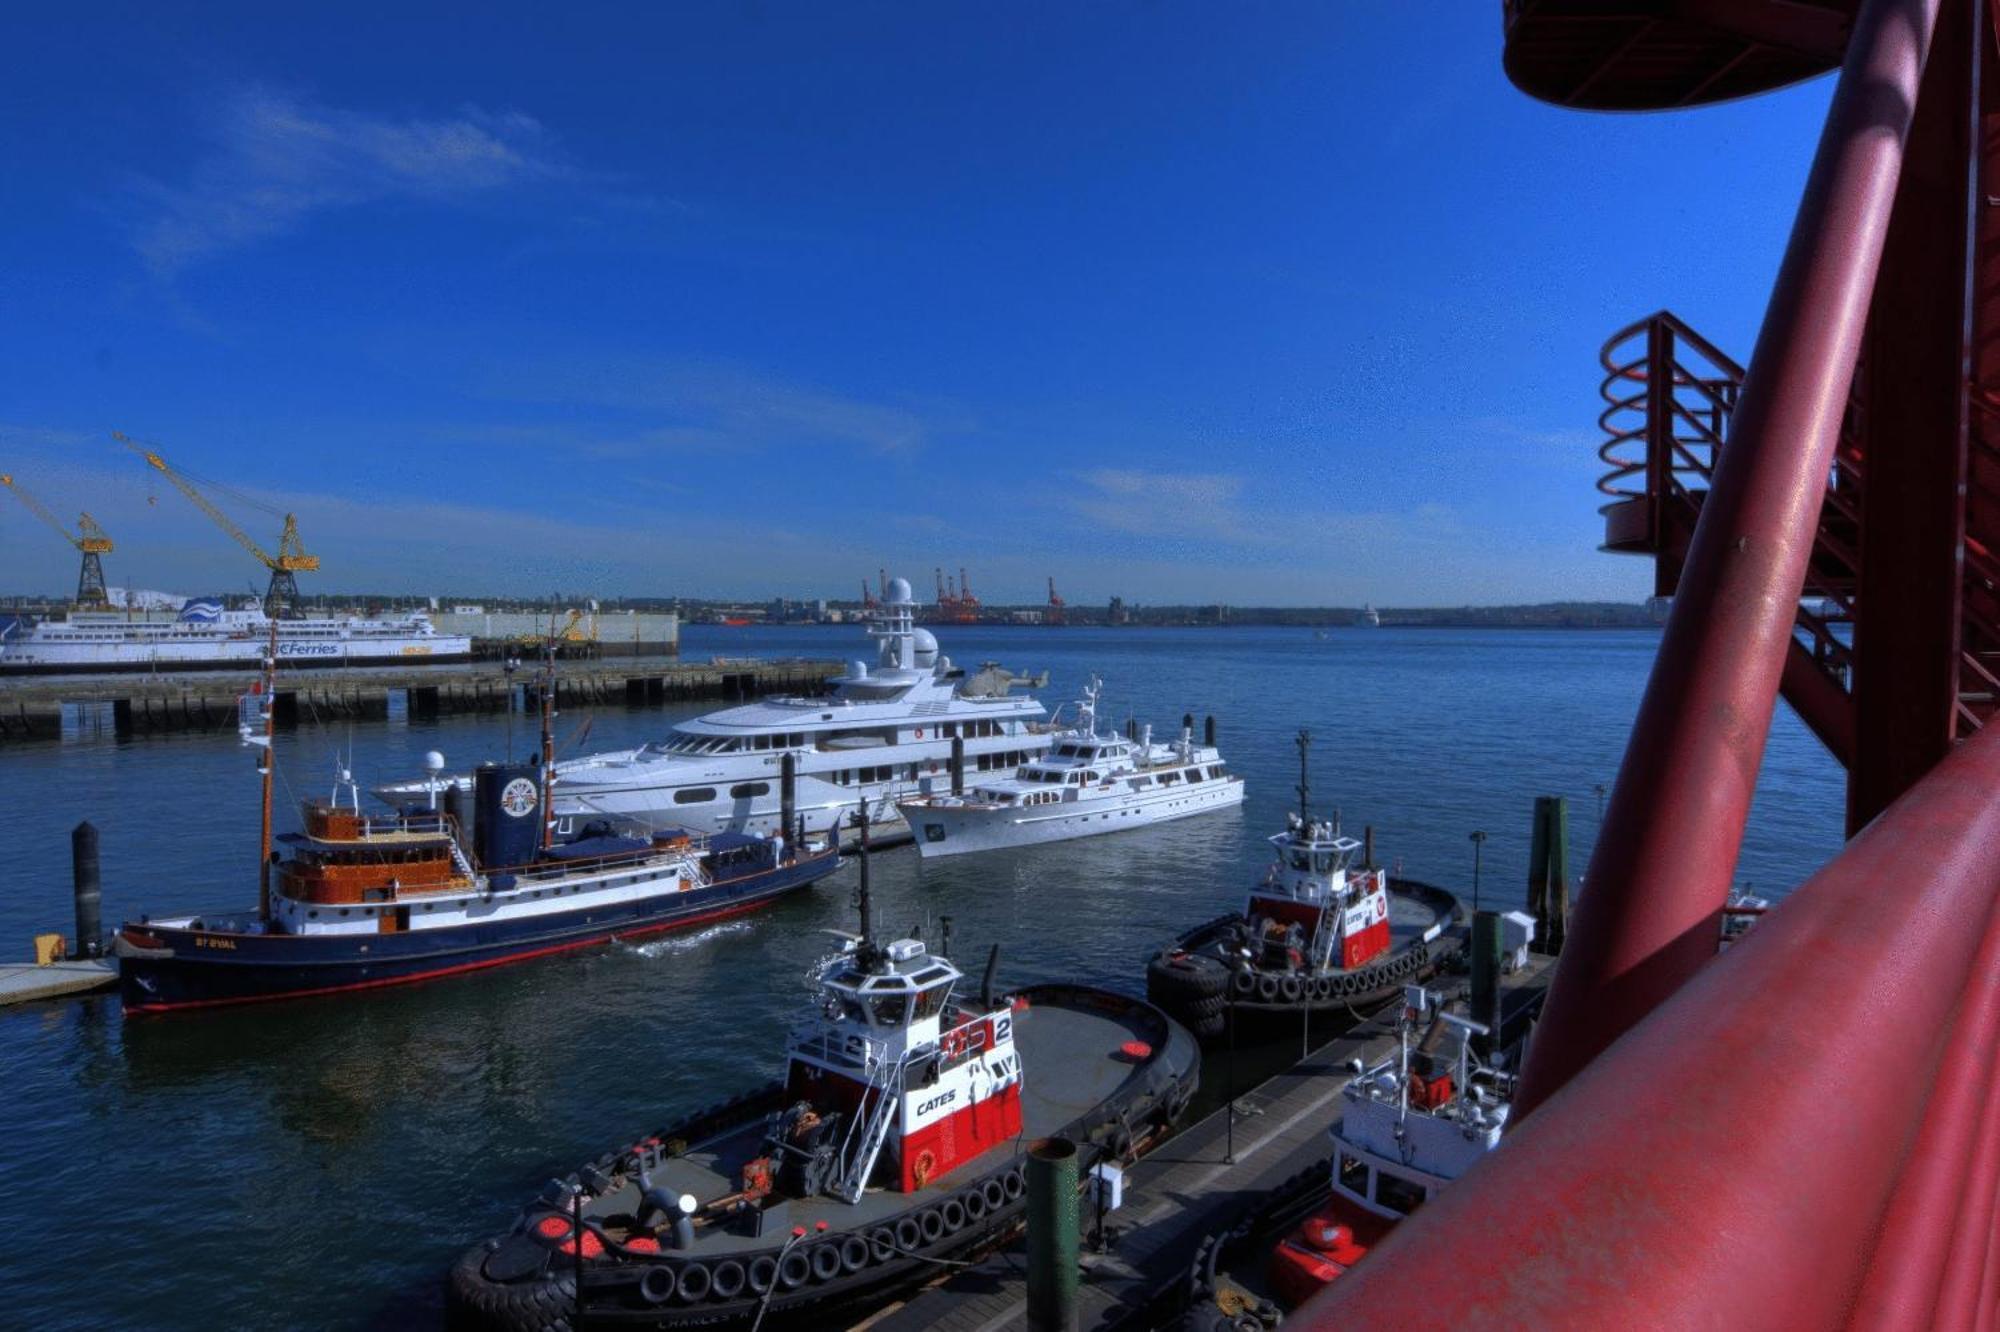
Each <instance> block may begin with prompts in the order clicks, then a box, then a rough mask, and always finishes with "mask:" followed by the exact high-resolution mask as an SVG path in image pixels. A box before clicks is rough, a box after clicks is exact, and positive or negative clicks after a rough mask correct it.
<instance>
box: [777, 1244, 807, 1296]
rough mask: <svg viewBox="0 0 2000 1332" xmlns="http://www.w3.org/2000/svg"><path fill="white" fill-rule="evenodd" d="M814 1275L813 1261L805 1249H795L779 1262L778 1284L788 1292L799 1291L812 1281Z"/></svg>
mask: <svg viewBox="0 0 2000 1332" xmlns="http://www.w3.org/2000/svg"><path fill="white" fill-rule="evenodd" d="M812 1274H813V1265H812V1259H810V1258H808V1257H806V1251H805V1250H804V1249H793V1250H792V1251H791V1252H790V1253H788V1254H786V1255H785V1256H784V1257H782V1258H780V1259H779V1260H778V1284H779V1285H780V1286H781V1287H783V1288H784V1289H786V1290H797V1289H798V1288H799V1287H800V1286H803V1285H805V1284H806V1282H808V1281H810V1280H812Z"/></svg>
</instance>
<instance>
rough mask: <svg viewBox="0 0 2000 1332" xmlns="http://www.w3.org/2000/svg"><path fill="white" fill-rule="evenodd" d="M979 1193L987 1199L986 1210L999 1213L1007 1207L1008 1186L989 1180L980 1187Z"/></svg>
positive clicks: (995, 1180)
mask: <svg viewBox="0 0 2000 1332" xmlns="http://www.w3.org/2000/svg"><path fill="white" fill-rule="evenodd" d="M979 1192H980V1193H981V1194H982V1195H984V1196H985V1198H986V1210H987V1211H989V1212H997V1211H999V1210H1000V1209H1001V1208H1003V1207H1005V1206H1006V1205H1007V1186H1006V1185H1005V1184H1002V1183H1001V1182H1000V1181H999V1180H997V1179H989V1180H987V1181H986V1182H985V1183H984V1184H981V1185H980V1186H979Z"/></svg>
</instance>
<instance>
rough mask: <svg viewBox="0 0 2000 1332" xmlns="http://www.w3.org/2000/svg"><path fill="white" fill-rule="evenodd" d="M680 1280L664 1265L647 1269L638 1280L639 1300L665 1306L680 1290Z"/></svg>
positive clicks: (671, 1269)
mask: <svg viewBox="0 0 2000 1332" xmlns="http://www.w3.org/2000/svg"><path fill="white" fill-rule="evenodd" d="M680 1284H681V1283H680V1278H679V1277H678V1276H676V1275H675V1273H674V1269H673V1268H671V1267H669V1266H667V1265H666V1264H665V1263H655V1264H654V1265H653V1266H651V1267H648V1268H647V1269H646V1271H645V1273H644V1274H643V1275H642V1276H640V1278H639V1298H640V1299H642V1300H644V1301H645V1302H646V1303H648V1304H665V1303H666V1302H667V1301H668V1300H670V1299H672V1298H673V1297H674V1292H675V1291H677V1290H679V1289H680Z"/></svg>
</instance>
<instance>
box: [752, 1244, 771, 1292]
mask: <svg viewBox="0 0 2000 1332" xmlns="http://www.w3.org/2000/svg"><path fill="white" fill-rule="evenodd" d="M777 1280H778V1260H777V1259H776V1258H775V1257H773V1256H772V1255H770V1254H768V1253H760V1254H758V1255H757V1256H756V1257H755V1258H752V1259H751V1260H750V1269H749V1272H748V1285H749V1287H750V1293H751V1294H752V1295H762V1294H763V1293H764V1292H765V1291H767V1290H769V1289H770V1288H771V1287H772V1286H773V1285H775V1284H777Z"/></svg>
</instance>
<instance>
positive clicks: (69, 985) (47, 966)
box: [0, 957, 118, 1008]
mask: <svg viewBox="0 0 2000 1332" xmlns="http://www.w3.org/2000/svg"><path fill="white" fill-rule="evenodd" d="M117 983H118V967H117V966H116V964H114V963H111V962H107V961H104V960H103V959H101V958H89V957H80V958H71V959H69V960H67V961H62V962H49V963H44V964H40V965H38V964H36V963H33V962H0V1008H5V1007H7V1006H8V1005H9V1004H25V1003H27V1002H29V1001H30V1000H34V999H59V998H61V997H63V996H65V995H72V994H89V993H90V992H91V991H93V990H108V989H110V988H111V987H112V986H114V985H116V984H117Z"/></svg>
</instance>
